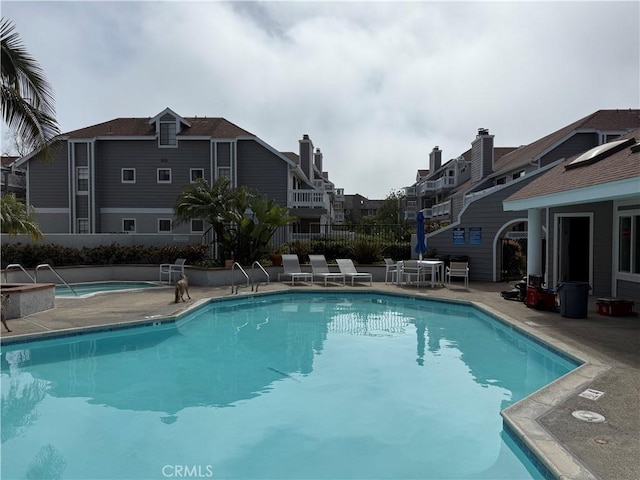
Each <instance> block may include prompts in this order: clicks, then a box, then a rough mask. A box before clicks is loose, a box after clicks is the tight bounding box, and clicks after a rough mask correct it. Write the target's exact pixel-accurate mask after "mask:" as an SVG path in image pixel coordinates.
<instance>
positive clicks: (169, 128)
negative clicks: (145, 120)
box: [160, 120, 178, 147]
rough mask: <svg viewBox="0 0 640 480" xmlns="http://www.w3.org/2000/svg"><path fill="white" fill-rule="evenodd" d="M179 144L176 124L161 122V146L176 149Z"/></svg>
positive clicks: (173, 122)
mask: <svg viewBox="0 0 640 480" xmlns="http://www.w3.org/2000/svg"><path fill="white" fill-rule="evenodd" d="M177 144H178V140H177V139H176V122H175V120H173V121H171V122H160V146H161V147H175V146H176V145H177Z"/></svg>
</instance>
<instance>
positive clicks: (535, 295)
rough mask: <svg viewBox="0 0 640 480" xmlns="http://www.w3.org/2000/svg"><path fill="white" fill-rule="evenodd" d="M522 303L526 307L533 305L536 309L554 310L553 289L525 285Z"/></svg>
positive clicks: (554, 298)
mask: <svg viewBox="0 0 640 480" xmlns="http://www.w3.org/2000/svg"><path fill="white" fill-rule="evenodd" d="M524 303H525V304H526V305H527V307H533V308H536V309H538V310H549V311H555V309H556V293H555V292H554V291H553V290H545V289H543V288H540V287H536V286H533V285H527V298H526V299H525V302H524Z"/></svg>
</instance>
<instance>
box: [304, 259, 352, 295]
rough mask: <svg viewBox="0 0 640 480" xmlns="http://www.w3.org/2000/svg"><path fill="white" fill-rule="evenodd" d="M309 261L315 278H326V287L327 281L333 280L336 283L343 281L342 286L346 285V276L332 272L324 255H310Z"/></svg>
mask: <svg viewBox="0 0 640 480" xmlns="http://www.w3.org/2000/svg"><path fill="white" fill-rule="evenodd" d="M309 260H310V261H311V270H312V272H313V278H314V279H315V278H316V277H320V278H324V286H325V287H326V286H327V281H328V280H330V279H332V280H333V281H334V282H337V281H338V280H340V279H342V285H344V284H345V279H344V274H343V273H337V272H330V271H329V265H327V260H326V259H325V258H324V255H309Z"/></svg>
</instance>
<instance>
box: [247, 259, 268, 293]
mask: <svg viewBox="0 0 640 480" xmlns="http://www.w3.org/2000/svg"><path fill="white" fill-rule="evenodd" d="M256 265H257V266H258V268H260V270H262V273H264V274H265V275H266V276H267V283H266V284H265V285H269V274H268V273H267V271H266V270H265V269H264V267H263V266H262V265H260V262H259V261H257V260H256V261H255V262H253V263H252V264H251V291H252V292H253V277H254V275H253V269H254V268H255V267H256ZM259 285H260V284H259V283H257V284H256V292H257V291H258V286H259Z"/></svg>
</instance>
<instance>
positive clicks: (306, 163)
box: [298, 133, 313, 180]
mask: <svg viewBox="0 0 640 480" xmlns="http://www.w3.org/2000/svg"><path fill="white" fill-rule="evenodd" d="M298 142H299V143H300V166H301V167H302V171H303V172H304V173H305V175H306V176H307V178H308V179H309V180H313V167H312V165H313V163H312V162H313V142H312V141H311V139H310V138H309V135H307V134H306V133H305V134H304V135H302V140H298Z"/></svg>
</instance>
